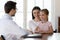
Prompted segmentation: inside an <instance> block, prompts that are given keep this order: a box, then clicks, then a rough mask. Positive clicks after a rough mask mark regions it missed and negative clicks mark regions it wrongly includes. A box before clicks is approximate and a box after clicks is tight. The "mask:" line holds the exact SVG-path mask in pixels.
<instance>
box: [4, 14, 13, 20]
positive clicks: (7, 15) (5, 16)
mask: <svg viewBox="0 0 60 40" xmlns="http://www.w3.org/2000/svg"><path fill="white" fill-rule="evenodd" d="M4 18H7V19H10V20H13V18H12V16H10V15H9V14H7V13H5V14H4Z"/></svg>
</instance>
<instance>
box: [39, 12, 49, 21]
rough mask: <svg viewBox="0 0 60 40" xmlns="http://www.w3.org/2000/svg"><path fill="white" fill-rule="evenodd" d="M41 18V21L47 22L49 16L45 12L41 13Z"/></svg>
mask: <svg viewBox="0 0 60 40" xmlns="http://www.w3.org/2000/svg"><path fill="white" fill-rule="evenodd" d="M39 17H40V19H41V21H44V20H47V18H48V15H46V14H45V12H43V11H40V16H39Z"/></svg>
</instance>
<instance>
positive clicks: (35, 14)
mask: <svg viewBox="0 0 60 40" xmlns="http://www.w3.org/2000/svg"><path fill="white" fill-rule="evenodd" d="M39 13H40V11H39V10H37V9H36V10H33V16H34V17H35V18H36V17H39Z"/></svg>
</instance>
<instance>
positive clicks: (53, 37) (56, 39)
mask: <svg viewBox="0 0 60 40" xmlns="http://www.w3.org/2000/svg"><path fill="white" fill-rule="evenodd" d="M22 40H60V33H53V34H43V37H42V38H25V39H22Z"/></svg>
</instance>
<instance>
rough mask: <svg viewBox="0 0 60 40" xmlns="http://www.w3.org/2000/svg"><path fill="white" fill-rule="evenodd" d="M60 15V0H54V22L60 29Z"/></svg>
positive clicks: (52, 17) (52, 18) (55, 26)
mask: <svg viewBox="0 0 60 40" xmlns="http://www.w3.org/2000/svg"><path fill="white" fill-rule="evenodd" d="M59 16H60V0H52V16H51V20H52V24H53V26H54V28H55V29H56V28H57V29H58V17H59Z"/></svg>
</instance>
